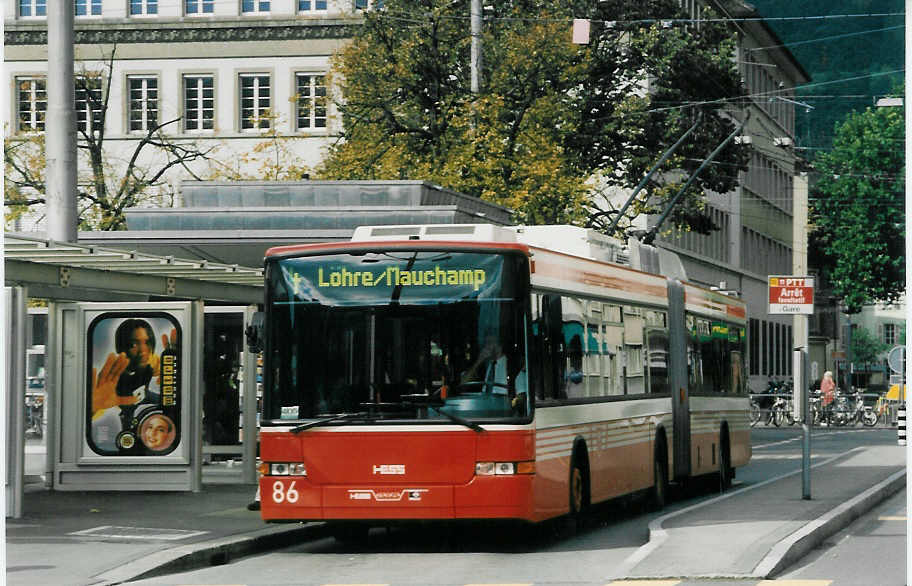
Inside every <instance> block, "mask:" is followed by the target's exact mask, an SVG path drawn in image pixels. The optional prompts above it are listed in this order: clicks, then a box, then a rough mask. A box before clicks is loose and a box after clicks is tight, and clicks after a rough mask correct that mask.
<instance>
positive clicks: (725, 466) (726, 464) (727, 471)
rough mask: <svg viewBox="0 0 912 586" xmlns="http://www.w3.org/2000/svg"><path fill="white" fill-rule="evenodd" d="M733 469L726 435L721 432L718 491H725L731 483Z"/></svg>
mask: <svg viewBox="0 0 912 586" xmlns="http://www.w3.org/2000/svg"><path fill="white" fill-rule="evenodd" d="M734 475H735V474H734V469H733V468H732V465H731V448H730V447H729V444H728V435H727V434H723V437H722V442H721V445H720V449H719V491H720V492H725V491H726V490H728V489H729V488H731V485H732V478H733V477H734Z"/></svg>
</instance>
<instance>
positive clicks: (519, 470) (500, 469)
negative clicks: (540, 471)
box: [475, 461, 535, 476]
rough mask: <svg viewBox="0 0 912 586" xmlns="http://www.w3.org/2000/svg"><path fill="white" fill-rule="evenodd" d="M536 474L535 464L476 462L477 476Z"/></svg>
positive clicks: (531, 462)
mask: <svg viewBox="0 0 912 586" xmlns="http://www.w3.org/2000/svg"><path fill="white" fill-rule="evenodd" d="M515 474H535V462H534V461H527V462H476V463H475V475H476V476H510V475H515Z"/></svg>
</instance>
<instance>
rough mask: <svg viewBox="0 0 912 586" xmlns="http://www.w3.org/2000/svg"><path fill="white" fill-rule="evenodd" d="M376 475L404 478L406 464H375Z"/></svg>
mask: <svg viewBox="0 0 912 586" xmlns="http://www.w3.org/2000/svg"><path fill="white" fill-rule="evenodd" d="M374 474H380V475H384V476H385V475H389V474H394V475H399V476H402V475H404V474H405V464H374Z"/></svg>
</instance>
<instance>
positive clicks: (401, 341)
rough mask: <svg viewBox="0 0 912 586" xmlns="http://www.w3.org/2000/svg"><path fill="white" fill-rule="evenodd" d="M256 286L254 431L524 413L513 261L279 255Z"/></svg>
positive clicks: (520, 316)
mask: <svg viewBox="0 0 912 586" xmlns="http://www.w3.org/2000/svg"><path fill="white" fill-rule="evenodd" d="M267 287H268V290H267V297H266V299H267V304H268V308H267V332H268V333H267V338H268V339H267V345H266V357H265V370H266V372H265V373H264V374H265V380H264V383H265V384H264V389H265V397H264V405H263V414H264V419H265V420H266V421H264V423H267V422H269V421H276V420H282V422H285V421H287V420H302V419H313V418H324V417H339V416H340V415H346V417H344V418H339V420H340V421H342V420H345V421H349V422H352V421H357V418H353V417H348V416H347V415H348V414H353V413H361V412H363V413H365V414H369V417H367V416H365V419H368V420H370V421H372V422H375V423H376V422H377V421H380V422H382V421H386V420H399V421H402V420H416V419H419V420H430V419H433V420H435V421H440V422H448V423H452V422H453V421H460V420H461V421H470V420H477V419H487V420H517V419H528V418H529V417H530V416H531V409H532V405H531V397H532V396H534V393H532V392H530V390H531V389H529V388H528V387H529V377H528V376H527V367H526V365H527V364H528V359H527V358H528V356H527V343H526V341H527V338H528V335H527V334H528V331H529V326H528V316H529V309H528V299H529V269H528V260H527V259H526V257H525V256H523V255H520V254H516V253H508V254H497V253H478V252H461V251H427V250H421V251H400V250H397V251H385V252H384V251H377V252H367V253H364V252H359V253H339V254H324V255H319V256H301V257H290V258H280V259H277V260H275V261H270V263H269V266H268V268H267Z"/></svg>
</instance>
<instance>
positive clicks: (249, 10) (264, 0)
mask: <svg viewBox="0 0 912 586" xmlns="http://www.w3.org/2000/svg"><path fill="white" fill-rule="evenodd" d="M269 4H270V2H269V0H241V12H243V13H244V14H257V13H259V12H269Z"/></svg>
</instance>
